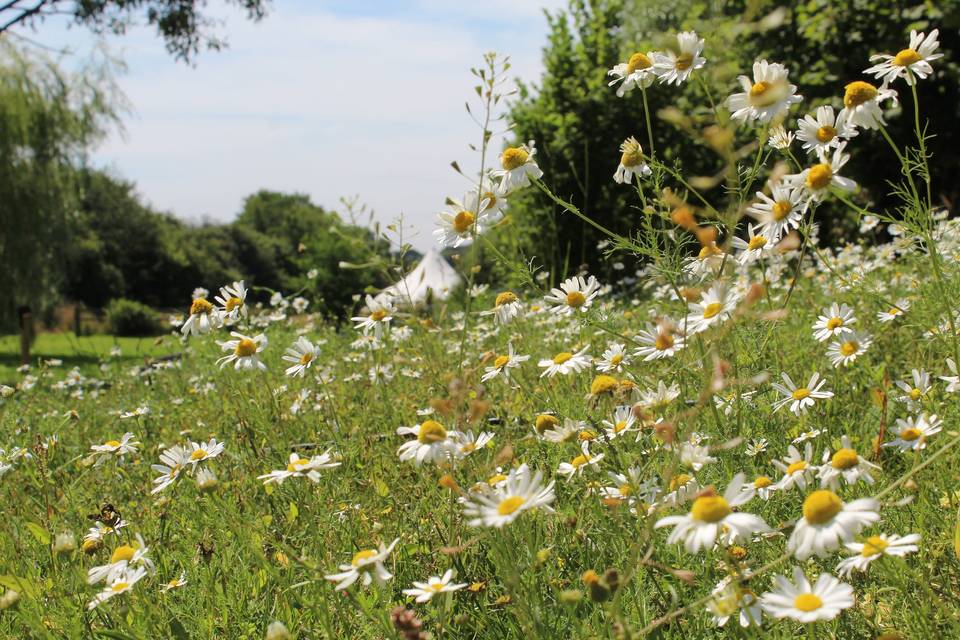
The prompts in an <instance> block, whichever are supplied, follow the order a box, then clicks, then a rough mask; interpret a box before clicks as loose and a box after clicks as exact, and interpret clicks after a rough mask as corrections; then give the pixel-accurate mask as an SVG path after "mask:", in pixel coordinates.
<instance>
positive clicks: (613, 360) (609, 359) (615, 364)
mask: <svg viewBox="0 0 960 640" xmlns="http://www.w3.org/2000/svg"><path fill="white" fill-rule="evenodd" d="M629 364H630V360H629V358H628V357H627V349H626V346H625V345H622V344H619V343H616V342H611V343H610V344H609V345H608V346H607V349H606V351H604V352H603V356H602V357H601V358H600V360H599V361H598V362H597V370H598V371H603V372H611V371H616V372H618V373H619V372H621V371H623V368H624V367H625V366H627V365H629Z"/></svg>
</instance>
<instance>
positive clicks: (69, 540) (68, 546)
mask: <svg viewBox="0 0 960 640" xmlns="http://www.w3.org/2000/svg"><path fill="white" fill-rule="evenodd" d="M76 548H77V539H76V538H75V537H73V534H72V533H70V532H69V531H64V532H63V533H58V534H57V537H56V538H54V539H53V552H54V553H55V554H60V553H69V552H71V551H74V550H75V549H76Z"/></svg>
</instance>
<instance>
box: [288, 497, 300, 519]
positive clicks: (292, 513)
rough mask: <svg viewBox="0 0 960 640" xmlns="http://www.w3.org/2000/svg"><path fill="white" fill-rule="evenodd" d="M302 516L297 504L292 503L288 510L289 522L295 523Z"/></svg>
mask: <svg viewBox="0 0 960 640" xmlns="http://www.w3.org/2000/svg"><path fill="white" fill-rule="evenodd" d="M299 515H300V509H297V503H295V502H291V503H290V507H289V508H288V509H287V522H293V521H294V520H296V519H297V516H299Z"/></svg>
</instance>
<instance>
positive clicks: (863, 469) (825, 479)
mask: <svg viewBox="0 0 960 640" xmlns="http://www.w3.org/2000/svg"><path fill="white" fill-rule="evenodd" d="M822 462H823V464H822V465H821V466H820V468H819V469H817V477H818V478H820V486H821V487H824V488H827V489H832V490H834V491H837V490H839V489H840V480H841V478H842V479H843V481H844V482H846V483H847V484H848V485H854V484H856V483H857V482H858V481H860V480H863V481H864V482H865V483H867V484H873V483H874V479H873V476H872V475H870V474H871V472H874V471H880V467H878V466H877V465H875V464H873V463H872V462H869V461H867V460H866V459H864V457H863V456H861V455H860V454H858V453H857V452H856V451H855V450H854V449H853V447H852V446H851V445H850V438H848V437H847V436H846V435H845V436H843V437H842V438H840V448H839V449H837V450H836V451H835V452H834V453H833V455H830V451H829V450H826V451H824V452H823V460H822Z"/></svg>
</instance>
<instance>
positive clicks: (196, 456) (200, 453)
mask: <svg viewBox="0 0 960 640" xmlns="http://www.w3.org/2000/svg"><path fill="white" fill-rule="evenodd" d="M206 457H207V450H206V449H195V450H194V452H193V453H191V454H190V459H191V460H203V459H204V458H206Z"/></svg>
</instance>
